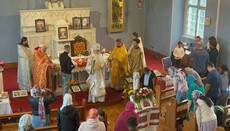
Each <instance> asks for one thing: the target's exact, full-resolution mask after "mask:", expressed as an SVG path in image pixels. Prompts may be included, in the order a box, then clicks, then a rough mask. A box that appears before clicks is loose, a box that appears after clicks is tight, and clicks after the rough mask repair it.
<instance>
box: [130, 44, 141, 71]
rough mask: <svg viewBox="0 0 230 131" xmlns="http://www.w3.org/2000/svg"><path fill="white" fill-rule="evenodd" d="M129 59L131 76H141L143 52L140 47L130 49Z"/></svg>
mask: <svg viewBox="0 0 230 131" xmlns="http://www.w3.org/2000/svg"><path fill="white" fill-rule="evenodd" d="M128 58H129V67H130V68H129V72H130V73H131V74H133V72H139V74H142V72H143V52H142V51H141V49H140V47H134V48H132V49H131V51H130V54H129V56H128Z"/></svg>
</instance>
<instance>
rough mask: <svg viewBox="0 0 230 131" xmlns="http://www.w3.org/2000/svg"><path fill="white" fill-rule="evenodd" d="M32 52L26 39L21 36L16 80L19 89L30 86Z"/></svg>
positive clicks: (27, 88) (26, 88)
mask: <svg viewBox="0 0 230 131" xmlns="http://www.w3.org/2000/svg"><path fill="white" fill-rule="evenodd" d="M32 60H33V59H32V52H31V51H30V50H29V45H28V39H27V38H26V37H22V39H21V42H20V43H19V44H18V78H17V82H18V85H19V88H20V89H21V90H29V89H30V88H32V67H31V65H33V64H32Z"/></svg>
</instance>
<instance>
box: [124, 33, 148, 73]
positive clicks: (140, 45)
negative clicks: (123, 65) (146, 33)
mask: <svg viewBox="0 0 230 131" xmlns="http://www.w3.org/2000/svg"><path fill="white" fill-rule="evenodd" d="M138 39H139V40H140V43H139V44H138V46H139V47H140V49H141V51H142V52H143V59H142V61H143V67H146V60H145V52H144V47H143V43H142V40H141V37H138ZM133 47H134V46H133V44H132V45H131V47H130V48H129V50H128V55H129V54H130V53H131V50H132V49H133ZM129 68H130V67H129ZM140 75H141V74H140Z"/></svg>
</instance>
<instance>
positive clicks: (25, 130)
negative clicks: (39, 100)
mask: <svg viewBox="0 0 230 131" xmlns="http://www.w3.org/2000/svg"><path fill="white" fill-rule="evenodd" d="M32 121H33V118H32V116H31V115H29V114H25V115H23V116H21V118H20V119H19V123H18V131H35V129H34V127H33V126H32Z"/></svg>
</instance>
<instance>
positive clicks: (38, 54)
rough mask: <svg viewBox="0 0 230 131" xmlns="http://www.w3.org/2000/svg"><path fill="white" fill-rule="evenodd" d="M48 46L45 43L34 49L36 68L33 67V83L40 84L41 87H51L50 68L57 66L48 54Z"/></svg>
mask: <svg viewBox="0 0 230 131" xmlns="http://www.w3.org/2000/svg"><path fill="white" fill-rule="evenodd" d="M46 49H47V46H46V45H45V44H43V45H41V46H40V47H37V48H35V50H34V66H33V67H34V68H33V85H38V86H39V87H40V88H41V89H43V88H49V87H48V81H49V79H50V78H48V69H49V67H55V64H53V63H52V61H51V59H50V58H49V56H48V55H47V54H46Z"/></svg>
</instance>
